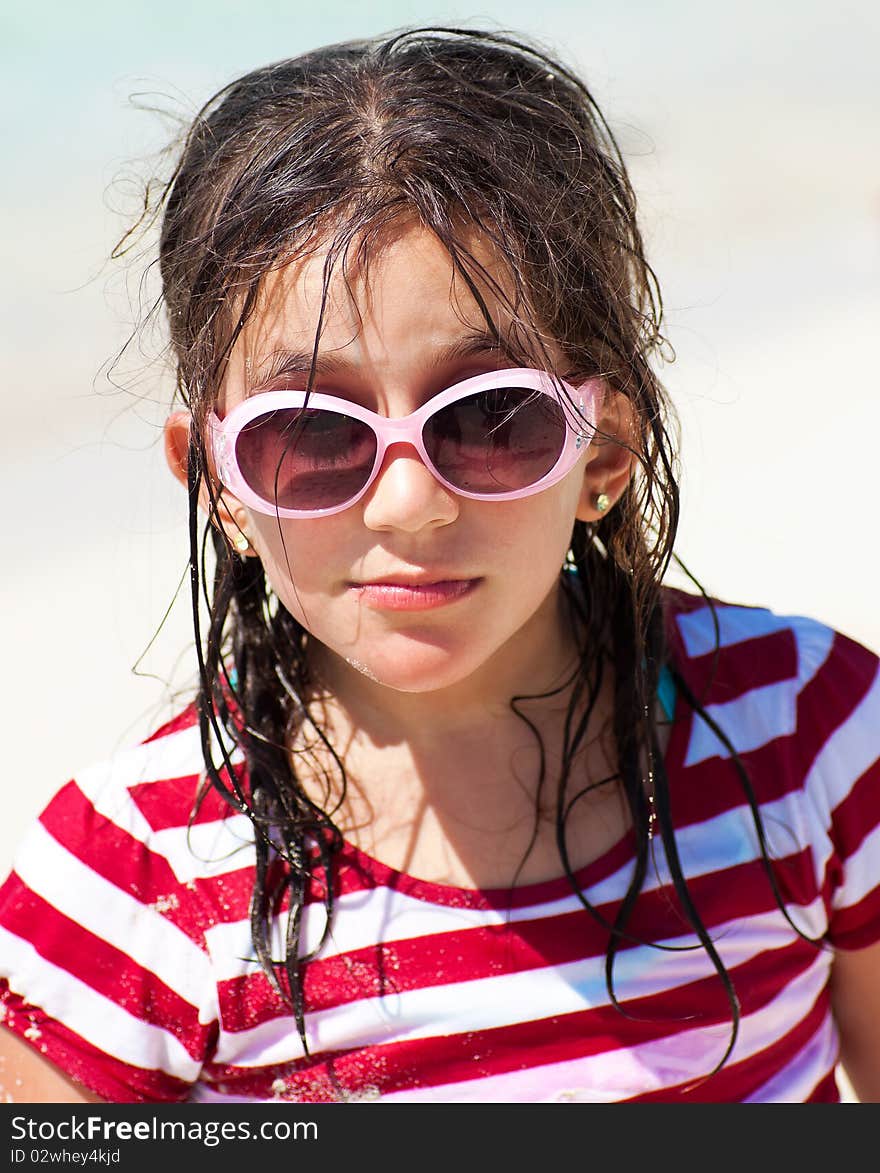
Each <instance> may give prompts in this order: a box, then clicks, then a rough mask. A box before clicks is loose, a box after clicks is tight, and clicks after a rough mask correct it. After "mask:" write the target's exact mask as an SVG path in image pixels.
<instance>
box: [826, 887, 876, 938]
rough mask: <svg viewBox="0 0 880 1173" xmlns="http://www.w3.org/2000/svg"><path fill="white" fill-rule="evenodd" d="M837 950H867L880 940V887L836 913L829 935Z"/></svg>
mask: <svg viewBox="0 0 880 1173" xmlns="http://www.w3.org/2000/svg"><path fill="white" fill-rule="evenodd" d="M828 939H829V940H830V941H831V943H832V945H833V946H834V947H835V949H867V948H868V946H869V945H874V944H876V943H877V941H878V940H880V887H877V888H875V889H874V890H873V891H872V892H869V893H868V894H867V895H866V896H865V897H864V898H863V899H862V900H860V901H859V902H858V904H854V905H852V906H851V907H850V908H842V909H839V910H837V911H835V913H834V919H833V920H832V922H831V929H830V932H829V934H828Z"/></svg>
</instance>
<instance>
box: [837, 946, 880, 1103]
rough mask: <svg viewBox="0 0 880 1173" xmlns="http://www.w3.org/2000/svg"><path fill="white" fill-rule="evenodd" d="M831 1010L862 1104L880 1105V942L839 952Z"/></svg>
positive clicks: (845, 1063)
mask: <svg viewBox="0 0 880 1173" xmlns="http://www.w3.org/2000/svg"><path fill="white" fill-rule="evenodd" d="M831 1006H832V1010H833V1013H834V1019H835V1022H836V1023H837V1029H838V1030H839V1032H840V1061H841V1063H842V1064H843V1067H844V1070H845V1071H846V1074H847V1076H848V1077H849V1080H850V1082H851V1083H852V1086H853V1090H854V1091H855V1093H856V1095H857V1096H858V1098H859V1100H860V1101H861V1102H862V1103H866V1104H878V1103H880V942H878V943H877V944H875V945H870V946H869V947H868V948H867V949H851V950H847V951H844V950H838V952H837V953H836V955H835V958H834V963H833V965H832V967H831Z"/></svg>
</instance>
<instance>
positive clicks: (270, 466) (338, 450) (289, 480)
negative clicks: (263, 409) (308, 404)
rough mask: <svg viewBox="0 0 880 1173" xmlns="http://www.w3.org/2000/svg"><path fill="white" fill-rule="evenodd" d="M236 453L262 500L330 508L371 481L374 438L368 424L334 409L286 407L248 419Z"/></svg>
mask: <svg viewBox="0 0 880 1173" xmlns="http://www.w3.org/2000/svg"><path fill="white" fill-rule="evenodd" d="M235 455H236V459H237V461H238V467H239V469H240V471H241V475H242V476H243V477H244V479H245V481H246V482H247V484H248V485H249V486H250V488H251V489H252V490H253V491H254V492H255V493H256V494H257V496H258V497H260V498H262V500H264V501H267V502H270V503H271V504H272V505H273V506H277V507H278V508H279V509H302V510H314V509H332V508H333V507H334V506H336V505H342V504H344V503H345V502H346V501H350V500H351V499H352V498H353V497H355V496H357V494H358V493H359V492H360V491H361V489H362V488H363V487H364V485H365V484H366V483H367V480H368V479H369V476H370V473H371V471H372V469H373V464H374V462H375V459H376V437H375V435H374V434H373V431H372V429H371V428H369V427H368V426H367V425H366V424H365V423H362V422H361V421H360V420H356V419H352V418H351V417H350V416H347V415H342V414H341V413H338V412H335V411H326V410H324V409H323V408H283V409H281V410H279V411H271V412H267V413H266V414H265V415H261V416H258V417H257V418H256V419H254V420H251V421H250V423H248V424H246V425H245V426H244V427H243V428H242V430H241V432H240V433H239V436H238V439H237V441H236V445H235Z"/></svg>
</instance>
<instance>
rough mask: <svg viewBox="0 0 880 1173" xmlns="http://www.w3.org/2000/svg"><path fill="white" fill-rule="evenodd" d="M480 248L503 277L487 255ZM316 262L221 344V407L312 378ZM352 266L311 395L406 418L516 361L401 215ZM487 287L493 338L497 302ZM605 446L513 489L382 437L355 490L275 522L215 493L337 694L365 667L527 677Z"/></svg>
mask: <svg viewBox="0 0 880 1173" xmlns="http://www.w3.org/2000/svg"><path fill="white" fill-rule="evenodd" d="M473 251H474V253H475V255H476V256H477V257H478V259H479V260H480V261H481V262H482V263H483V264H484V265H485V266H486V268H487V269H488V270H489V272H490V273H492V275H493V276H494V277H495V279H496V280H497V281H498V282H499V283H500V284H501V285H502V286H504V283H505V274H504V271H503V269H502V267H501V266H500V264H499V263H498V262H497V261H496V260H495V259H494V258H493V256H492V255H491V253H490V252H489V250H488V249H482V250H480V248H479V247H478V246H476V247H474V249H473ZM324 260H325V254H324V253H323V252H320V251H319V252H318V253H317V254H315V255H313V256H312V257H310V258H308V259H307V260H305V261H303V262H301V263H297V264H291V265H290V266H288V267H287V268H286V269H285V270H283V271H281V272H280V273H278V274H277V275H276V276H275V277H274V278H273V279H271V280H270V281H269V282H268V283H267V286H266V289H265V294H264V297H263V298H262V303H261V308H260V309H259V310H258V311H257V313H255V315H254V316H253V318H252V319H251V320H250V322H249V323H248V326H247V327H246V329H245V330H244V332H243V333H242V335H241V337H240V339H239V341H238V343H237V344H236V347H235V350H234V352H233V355H232V357H231V361H230V367H229V371H228V374H227V377H226V379H225V382H224V387H223V392H222V396H221V400H220V402H219V404H218V408H217V410H218V413H219V414H221V415H224V414H225V413H226V412H228V411H229V410H230V409H231V408H232V407H234V406H235V405H236V404H238V403H239V402H241V401H242V400H243V399H244V398H246V397H247V396H248V395H249V394H254V393H255V392H256V391H258V390H260V391H263V390H270V389H276V388H284V387H287V388H290V387H292V388H296V389H301V388H303V387H304V386H305V385H306V381H307V375H308V367H309V364H310V359H311V352H312V346H313V340H314V334H315V324H316V322H317V320H318V314H319V309H320V302H321V289H322V267H323V264H324ZM347 276H348V280H347V282H346V281H345V280H344V279H343V278H342V277H341V275H337V276H335V277H334V279H333V283H332V284H331V288H330V298H329V302H328V305H327V307H326V310H325V321H324V327H323V332H322V336H321V345H320V350H319V359H318V366H317V374H316V378H315V383H314V389H315V390H316V391H322V392H326V393H331V394H333V395H336V396H338V397H341V398H343V399H347V400H350V401H352V402H354V403H358V404H361V405H362V406H364V407H367V408H369V409H371V410H372V411H375V412H377V413H379V414H381V415H386V416H403V415H408V414H409V413H410V412H413V411H415V410H416V409H417V408H419V407H420V406H421V405H422V404H424V403H425V402H426V401H427V400H429V399H430V398H431V397H432V396H433V395H435V394H437V393H438V392H439V391H441V390H443V389H445V388H447V387H449V386H451V385H452V384H454V383H456V382H458V381H460V380H462V379H466V378H468V377H470V376H472V375H478V374H482V373H485V372H487V371H491V370H493V369H496V368H499V367H509V366H518V365H521V364H520V363H518V362H515V361H514V360H512V359H511V358H510V357H509V356H507V355H505V354H503V353H500V352H499V351H498V349H497V348H496V347H494V346H493V343H492V340H491V337H489V336H487V331H486V323H485V319H484V318H483V315H482V313H481V311H480V309H479V307H478V306H477V303H476V301H475V300H474V298H473V295H472V294H471V293H470V291H469V290H468V289H467V288H466V286H465V284H464V283H463V282H462V281H461V279H460V278H457V277H456V276H455V274H454V270H453V267H452V263H451V261H450V258H449V256H448V254H447V253H446V251H445V249H444V248H443V247H442V246H441V245H440V244H439V242H438V241H437V240H436V238H435V237H434V236H433V235H432V234H431V233H429V232H427V231H425V230H423V229H421V228H417V227H408V228H401V229H400V230H399V231H398V232H396V233H395V234H394V235H393V236H389V237H388V238H387V239H386V240H385V243H384V246H383V247H382V249H381V250H378V251H377V252H376V253H375V254H374V255H373V257H372V259H371V262H370V266H369V272H368V274H364V273H358V272H357V271H351V270H350V271H349V273H348V275H347ZM485 297H486V300H487V303H488V307H489V310H490V311H491V313H492V315H493V318H494V320H495V321H497V322H499V323H501V326H502V336H503V333H504V331H503V326H504V311H503V308H502V306H501V305H500V304H499V303H498V301H497V300H495V299H493V298H492V297H491V295H490V294H489V292H488V291H486V293H485ZM549 349H550V353H551V354H552V355H553V357H554V360H556V361H557V363H558V364H559V365H558V369H559V370H560V371H564V364H563V363H562V354H561V352H560V351H559V349H558V348H556V349H554V348H553V347H550V348H549ZM598 452H599V446H598V445H597V444H595V443H594V444H593V445H590V446H589V447H588V449H587V452H586V454H585V456H584V457H583V458H582V459H581V460H580V461H579V463H578V464H577V465H576V466H575V468H574V469H573V471H572V472H571V473H570V474H569V475H568V476H567V477H566V478H565V479H564V480H562V481H560V482H558V483H557V484H556V485H553V486H551V487H550V488H548V489H546V490H544V491H543V492H540V493H536V494H535V495H533V496H531V497H525V498H522V499H519V500H513V501H494V502H492V501H486V502H484V501H476V500H471V499H468V498H464V497H458V496H456V495H455V494H454V493H452V492H451V491H449V490H448V489H446V488H445V487H444V486H443V485H441V484H440V483H439V482H438V481H437V480H435V478H434V477H433V476H432V474H431V473H430V472H429V471H428V469H427V468H426V467H425V465H424V464H423V463H422V462H421V460H420V458H419V456H418V454H417V453H416V451H415V450H414V449H413V448H411V447H408V446H406V445H405V444H395V445H392V446H391V447H390V448H389V449H388V451H387V452H386V454H385V460H384V463H383V465H382V468H381V470H380V473H379V476H378V478H377V479H376V481H375V482H374V483H373V485H372V486H371V488H370V489H369V491H368V492H367V494H366V495H365V496H364V497H363V498H362V499H361V500H360V501H358V502H357V503H356V504H354V505H353V506H351V507H350V508H348V509H346V510H344V511H342V512H340V513H336V514H333V515H331V516H329V517H324V518H319V519H309V520H299V519H294V520H289V519H278V518H275V517H270V516H266V515H264V514H259V513H256V512H252V511H249V510H248V509H246V508H245V507H244V505H243V504H242V503H241V502H239V501H237V500H236V499H235V498H234V497H230V494H229V492H228V491H226V492H225V494H224V497H225V500H226V502H227V505H228V507H229V510H230V513H231V515H232V517H233V518H234V519H235V521H236V523H237V524H238V525H240V526H241V528H242V529H243V530H244V531H245V532H246V534H247V536H248V538H249V539H250V541H251V545H252V549H253V552H254V553H255V554H256V555H257V556H259V557H260V559H261V560H262V562H263V565H264V567H265V571H266V574H267V577H268V579H269V581H270V583H271V585H272V587H273V589H274V591H275V593H276V594H277V595H278V598H279V599H280V600H281V602H282V603H283V604H284V606H285V607H286V608H287V609H288V610H289V611H290V612H291V613H292V614H293V615H294V616H295V617H296V618H297V619H298V620H299V622H300V623H302V624H303V625H304V626H305V627H306V628H307V629H308V630H309V632H311V634H312V635H313V636H314V637H315V638H316V639H317V640H318V641H320V644H321V645H323V649H318V655H319V670H320V671H321V672H322V674H323V675H324V676H325V678H326V679H328V680H332V681H333V683H334V686H335V687H336V688H337V689H339V688H340V687H341V686H342V685H343V682H344V681H345V680H346V679H348V680H349V681H350V682H351V683H354V682H356V681H358V680H359V681H360V682H361V683H364V678H366V679H367V680H368V681H371V682H376V683H379V684H381V685H383V686H386V687H387V688H390V689H394V690H398V691H402V692H429V691H432V690H438V689H443V688H447V687H450V686H452V685H456V684H459V683H461V682H463V681H466V680H468V679H469V678H472V677H475V674H481V673H485V674H487V675H486V679H487V680H490V679H492V680H495V681H496V683H497V684H499V685H502V686H503V687H506V686H507V684H509V683H510V682H511V681H512V680H514V679H519V678H522V683H523V684H524V685H525V687H526V688H529V687H530V686H533V685H540V684H541V683H542V682H544V681H547V680H548V679H552V677H553V675H554V674H555V673H556V672H558V671H559V670H560V668H561V667H562V666H563V664H564V662H565V658H566V657H565V653H564V646H565V641H564V638H563V624H562V614H561V607H560V604H559V598H558V590H559V575H560V568H561V566H562V563H563V560H564V557H565V554H566V551H567V549H568V544H569V540H570V537H571V532H572V526H573V524H574V521H575V518H576V517H577V516H582V517H587V518H595V517H596V516H597V514H596V512H595V510H593V511H592V512H591V492H598V491H599V490H600V489H604V488H605V485H604V484H598V485H593V484H592V483H591V478H590V476H589V475H587V476H586V477H585V470H587V469H588V468H591V467H594V466H596V467H598V465H597V464H596V460H595V458H596V456H597V454H598ZM598 463H599V464H600V463H601V461H599V462H598ZM595 475H596V476H600V475H601V473H599V472H596V474H595ZM356 673H358V674H360V675H359V676H358V675H356ZM499 673H500V674H501V676H503V677H504V681H502V680H501V679H499ZM475 679H476V678H475Z"/></svg>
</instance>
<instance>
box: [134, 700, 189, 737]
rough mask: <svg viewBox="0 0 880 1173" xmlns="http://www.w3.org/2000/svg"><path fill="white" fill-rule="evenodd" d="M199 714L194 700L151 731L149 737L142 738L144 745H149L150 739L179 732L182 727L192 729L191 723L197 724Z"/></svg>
mask: <svg viewBox="0 0 880 1173" xmlns="http://www.w3.org/2000/svg"><path fill="white" fill-rule="evenodd" d="M198 723H199V714H198V710H197V709H196V706H195V702H193V703H192V704H189V705H187V707H186V708H185V709H183V710H182V711H181V712H180V713H178V714H177V715H176V716H175V717H172V718H171V720H170V721H166V722H165V724H164V725H160V726H159V728H158V729H157V730H156V731H155V732H154V733H151V734H150V736H149V737H146V738H144V745H149V743H150V742H151V741H160V740H161V739H162V738H163V737H169V736H170V735H171V734H172V733H180V731H181V730H182V729H192V727H193V725H198Z"/></svg>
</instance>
